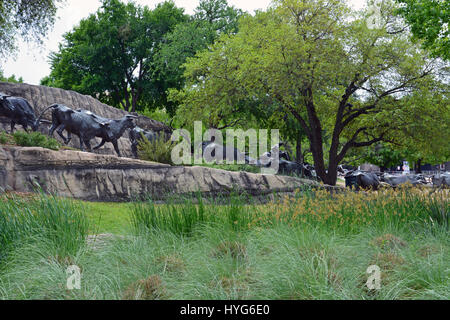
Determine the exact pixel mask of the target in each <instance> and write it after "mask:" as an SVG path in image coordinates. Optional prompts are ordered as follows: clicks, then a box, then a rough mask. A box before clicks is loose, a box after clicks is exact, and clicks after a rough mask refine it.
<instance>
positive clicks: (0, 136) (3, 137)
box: [0, 131, 10, 144]
mask: <svg viewBox="0 0 450 320" xmlns="http://www.w3.org/2000/svg"><path fill="white" fill-rule="evenodd" d="M9 140H10V136H9V135H8V134H6V132H4V131H2V133H0V144H7V143H8V142H9Z"/></svg>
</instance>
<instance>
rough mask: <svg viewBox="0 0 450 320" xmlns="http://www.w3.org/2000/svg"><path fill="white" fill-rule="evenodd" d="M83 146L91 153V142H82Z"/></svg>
mask: <svg viewBox="0 0 450 320" xmlns="http://www.w3.org/2000/svg"><path fill="white" fill-rule="evenodd" d="M84 144H85V146H86V148H87V151H89V152H92V148H91V142H90V141H89V140H84Z"/></svg>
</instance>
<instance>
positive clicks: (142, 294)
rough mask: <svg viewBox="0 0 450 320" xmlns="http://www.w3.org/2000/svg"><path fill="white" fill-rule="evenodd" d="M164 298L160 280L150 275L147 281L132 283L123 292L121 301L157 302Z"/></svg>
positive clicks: (156, 276)
mask: <svg viewBox="0 0 450 320" xmlns="http://www.w3.org/2000/svg"><path fill="white" fill-rule="evenodd" d="M165 297H166V293H165V289H164V286H163V283H162V280H161V278H160V277H159V276H158V275H152V276H150V277H148V278H147V279H143V280H138V281H137V282H134V283H132V284H131V285H130V286H129V287H128V288H127V290H125V292H124V294H123V296H122V300H158V299H164V298H165Z"/></svg>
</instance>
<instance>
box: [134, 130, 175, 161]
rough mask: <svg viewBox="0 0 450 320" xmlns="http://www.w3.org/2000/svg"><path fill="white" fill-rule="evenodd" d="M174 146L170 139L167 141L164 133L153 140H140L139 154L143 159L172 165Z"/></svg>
mask: <svg viewBox="0 0 450 320" xmlns="http://www.w3.org/2000/svg"><path fill="white" fill-rule="evenodd" d="M173 147H174V145H173V144H172V142H171V141H170V140H169V141H165V137H164V135H159V137H158V138H157V139H156V140H154V141H152V142H150V141H148V140H147V139H145V138H144V139H142V140H140V141H139V145H138V155H139V158H140V159H142V160H146V161H153V162H158V163H165V164H170V165H172V164H173V162H172V149H173Z"/></svg>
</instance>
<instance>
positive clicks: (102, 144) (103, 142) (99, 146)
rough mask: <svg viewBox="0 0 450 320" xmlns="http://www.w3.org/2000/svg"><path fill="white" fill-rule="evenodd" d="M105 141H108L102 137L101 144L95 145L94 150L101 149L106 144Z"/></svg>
mask: <svg viewBox="0 0 450 320" xmlns="http://www.w3.org/2000/svg"><path fill="white" fill-rule="evenodd" d="M105 143H106V141H105V139H102V142H100V144H99V145H98V146H96V147H94V150H98V149H100V148H101V147H103V146H104V144H105Z"/></svg>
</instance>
